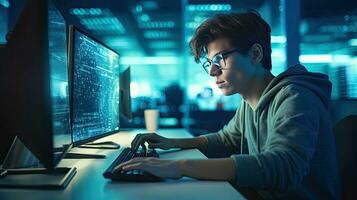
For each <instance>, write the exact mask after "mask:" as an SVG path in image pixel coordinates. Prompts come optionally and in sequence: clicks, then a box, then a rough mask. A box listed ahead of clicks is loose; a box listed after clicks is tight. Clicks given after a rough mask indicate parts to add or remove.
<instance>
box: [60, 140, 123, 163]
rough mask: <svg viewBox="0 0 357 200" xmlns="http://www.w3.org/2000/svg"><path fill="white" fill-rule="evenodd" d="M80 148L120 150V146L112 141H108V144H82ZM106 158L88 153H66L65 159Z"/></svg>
mask: <svg viewBox="0 0 357 200" xmlns="http://www.w3.org/2000/svg"><path fill="white" fill-rule="evenodd" d="M78 148H89V149H119V148H120V145H119V144H117V143H115V142H111V141H106V142H90V143H86V144H82V145H80V146H78ZM105 157H106V156H105V155H103V154H88V153H74V152H68V153H66V155H65V157H64V158H67V159H102V158H105Z"/></svg>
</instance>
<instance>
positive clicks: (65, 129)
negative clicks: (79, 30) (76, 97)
mask: <svg viewBox="0 0 357 200" xmlns="http://www.w3.org/2000/svg"><path fill="white" fill-rule="evenodd" d="M66 35H67V30H66V23H65V20H64V18H63V17H62V14H61V13H60V11H59V10H57V8H56V7H55V5H54V4H53V2H51V1H48V0H29V1H27V4H26V6H25V7H24V9H23V12H22V13H21V15H20V18H19V19H18V21H17V23H16V25H15V26H14V28H13V30H12V31H11V34H10V37H9V40H8V43H7V46H6V56H5V62H4V63H5V64H4V66H3V67H2V68H3V69H2V71H1V73H2V74H1V79H2V81H3V82H2V83H4V84H6V87H2V91H1V92H2V100H3V103H4V104H3V105H4V107H6V108H5V111H6V115H7V121H6V122H7V123H8V124H7V127H6V131H7V133H8V134H14V135H16V136H17V138H18V139H19V140H20V141H21V142H16V141H18V140H16V141H15V142H14V143H13V145H12V146H11V148H10V150H9V153H8V154H7V157H6V158H5V161H4V163H3V168H4V167H5V168H7V169H9V170H11V169H12V168H19V167H20V168H21V167H26V166H27V163H26V162H27V161H29V160H26V159H24V160H22V161H19V160H18V158H20V157H21V156H20V155H19V154H20V153H22V152H24V151H22V149H23V148H22V147H19V146H21V145H22V146H24V147H26V149H27V150H28V151H26V152H31V153H32V154H33V155H34V156H35V157H36V158H37V159H38V160H39V162H40V163H41V164H42V166H43V167H45V168H46V170H50V171H51V172H55V171H56V173H58V172H59V171H58V170H57V169H64V168H56V165H57V164H58V162H59V161H60V159H61V158H62V157H63V156H64V155H65V153H66V150H68V148H70V146H71V134H70V111H69V108H70V107H69V92H68V69H67V43H66ZM4 69H5V70H4ZM3 70H4V71H3ZM2 134H4V133H2ZM5 134H6V133H5ZM28 155H29V154H26V155H24V156H25V157H26V158H27V156H28ZM28 164H30V163H28ZM68 169H70V170H69V171H68V170H64V171H61V170H60V171H61V172H64V174H65V176H64V179H65V180H68V178H69V180H70V179H71V177H72V176H73V175H74V172H73V170H72V169H75V168H72V169H71V168H68ZM67 172H70V173H71V175H70V176H67V175H68V174H67V175H66V173H67ZM36 173H37V174H38V173H40V171H37V172H36ZM46 173H47V172H46ZM61 174H62V173H61ZM47 175H48V174H47ZM47 175H46V176H47ZM49 176H50V175H49ZM49 176H48V179H47V180H50V178H49ZM57 176H58V177H59V174H57ZM57 180H58V179H57ZM0 182H1V184H0V186H14V187H16V185H17V186H18V184H16V183H17V182H16V181H10V182H6V177H5V178H4V177H3V178H1V181H0ZM15 182H16V183H15ZM20 182H21V181H20ZM27 183H30V185H27V186H29V187H32V186H33V185H36V184H37V186H38V183H37V182H36V183H35V182H32V183H31V182H27ZM53 183H54V182H53ZM66 183H68V182H66ZM20 185H21V183H20ZM44 185H45V184H43V185H42V186H44ZM58 186H59V187H62V186H63V184H62V183H61V181H60V182H58Z"/></svg>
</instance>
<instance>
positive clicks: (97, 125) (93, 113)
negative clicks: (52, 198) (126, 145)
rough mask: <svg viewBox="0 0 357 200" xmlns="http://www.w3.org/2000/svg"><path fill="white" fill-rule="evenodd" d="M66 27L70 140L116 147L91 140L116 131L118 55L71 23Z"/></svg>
mask: <svg viewBox="0 0 357 200" xmlns="http://www.w3.org/2000/svg"><path fill="white" fill-rule="evenodd" d="M69 30H70V32H69V50H70V51H69V56H70V58H69V66H70V72H71V74H70V83H71V87H70V88H71V94H72V95H71V97H72V98H71V109H72V113H71V114H72V142H73V144H74V146H79V145H83V144H85V145H86V147H93V148H96V147H98V145H99V148H100V146H102V147H104V148H106V147H108V146H109V147H108V148H110V146H114V148H119V145H116V144H115V143H113V142H104V143H93V142H92V141H94V140H96V139H99V138H101V137H104V136H107V135H109V134H112V133H115V132H118V131H119V117H120V112H119V101H120V92H119V83H120V82H119V81H120V80H119V78H120V76H119V72H120V71H119V54H118V53H117V52H115V51H114V50H112V49H110V48H109V47H107V46H106V45H104V44H102V43H101V42H99V41H98V40H96V39H94V38H93V37H91V36H90V35H89V34H87V33H85V32H83V31H81V30H79V29H78V28H76V27H74V26H70V27H69Z"/></svg>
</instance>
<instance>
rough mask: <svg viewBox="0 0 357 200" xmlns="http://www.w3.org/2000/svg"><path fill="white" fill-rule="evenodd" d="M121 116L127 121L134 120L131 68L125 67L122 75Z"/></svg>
mask: <svg viewBox="0 0 357 200" xmlns="http://www.w3.org/2000/svg"><path fill="white" fill-rule="evenodd" d="M120 100H121V101H120V116H121V117H123V118H125V119H126V120H127V121H129V122H130V121H131V120H132V119H133V115H132V112H131V96H130V66H127V67H123V69H122V71H121V73H120Z"/></svg>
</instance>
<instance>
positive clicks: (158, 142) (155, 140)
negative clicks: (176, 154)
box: [131, 133, 176, 150]
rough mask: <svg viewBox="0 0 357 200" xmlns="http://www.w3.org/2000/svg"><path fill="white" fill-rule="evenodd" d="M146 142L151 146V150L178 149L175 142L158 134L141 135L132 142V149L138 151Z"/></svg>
mask: <svg viewBox="0 0 357 200" xmlns="http://www.w3.org/2000/svg"><path fill="white" fill-rule="evenodd" d="M145 142H147V143H148V144H149V148H160V149H164V150H167V149H170V148H174V147H176V145H175V140H174V139H169V138H165V137H162V136H160V135H158V134H156V133H140V134H137V135H136V136H135V138H134V139H133V141H132V142H131V149H132V150H136V149H137V148H138V147H139V146H140V145H143V144H144V143H145Z"/></svg>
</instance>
